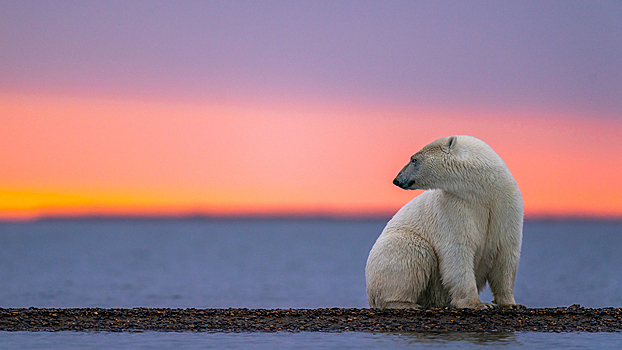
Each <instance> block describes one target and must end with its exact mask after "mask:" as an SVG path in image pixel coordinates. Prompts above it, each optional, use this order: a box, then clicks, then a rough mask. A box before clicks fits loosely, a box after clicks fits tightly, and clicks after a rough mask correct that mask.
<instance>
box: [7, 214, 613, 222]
mask: <svg viewBox="0 0 622 350" xmlns="http://www.w3.org/2000/svg"><path fill="white" fill-rule="evenodd" d="M393 214H394V213H392V214H386V213H382V214H361V215H356V214H316V213H310V214H231V215H220V214H214V215H211V214H197V215H194V214H188V215H50V216H46V215H42V216H37V217H29V218H2V217H0V223H21V222H25V223H29V222H54V221H252V220H257V221H296V220H302V221H335V222H339V221H346V222H347V221H385V222H386V221H389V220H390V219H391V217H392V216H393ZM525 222H526V223H540V222H543V223H546V222H552V223H555V222H611V223H621V222H622V217H617V216H538V215H531V216H526V217H525Z"/></svg>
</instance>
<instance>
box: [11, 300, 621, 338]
mask: <svg viewBox="0 0 622 350" xmlns="http://www.w3.org/2000/svg"><path fill="white" fill-rule="evenodd" d="M0 330H2V331H33V332H36V331H49V332H55V331H111V332H126V331H206V332H278V331H288V332H299V331H308V332H344V331H356V332H391V333H393V332H400V333H401V332H422V331H437V332H438V331H442V332H447V331H449V332H516V331H537V332H572V331H584V332H620V331H622V309H620V308H604V309H587V308H582V307H580V306H578V305H573V306H570V307H559V308H551V309H522V310H504V309H493V310H468V309H428V310H375V309H148V308H135V309H98V308H86V309H37V308H29V309H0Z"/></svg>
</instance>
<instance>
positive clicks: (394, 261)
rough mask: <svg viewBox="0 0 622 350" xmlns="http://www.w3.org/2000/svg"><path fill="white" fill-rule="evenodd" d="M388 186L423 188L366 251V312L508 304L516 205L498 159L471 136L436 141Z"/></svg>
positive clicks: (517, 244) (517, 235)
mask: <svg viewBox="0 0 622 350" xmlns="http://www.w3.org/2000/svg"><path fill="white" fill-rule="evenodd" d="M412 159H415V162H412V161H411V162H409V163H408V164H407V165H406V166H405V167H404V169H402V171H400V173H399V174H398V175H397V177H396V178H395V180H394V183H395V184H396V185H398V186H400V187H402V188H405V189H424V190H426V191H425V192H423V193H422V194H421V195H419V196H417V197H416V198H414V199H413V200H411V201H410V202H409V203H408V204H406V205H405V206H404V207H402V208H401V209H400V210H399V211H398V212H397V213H396V214H395V216H393V218H392V219H391V220H390V221H389V222H388V223H387V225H386V227H385V228H384V230H383V231H382V234H381V235H380V237H378V240H377V241H376V243H375V244H374V246H373V247H372V249H371V251H370V252H369V257H368V259H367V266H366V268H365V277H366V279H367V300H368V302H369V306H370V307H372V308H417V307H457V308H487V307H492V306H494V305H491V304H484V303H482V302H481V301H480V300H479V296H478V295H479V292H481V291H482V289H483V288H484V287H485V286H486V282H488V284H489V285H490V289H491V291H492V294H493V296H494V303H495V304H497V305H499V306H502V307H511V308H514V307H522V306H521V305H516V302H515V301H514V279H515V277H516V269H517V267H518V260H519V257H520V249H521V241H522V227H523V201H522V198H521V193H520V191H519V189H518V186H517V184H516V181H515V180H514V178H513V177H512V174H511V173H510V171H509V169H508V168H507V166H506V165H505V163H504V162H503V160H501V158H500V157H499V156H498V155H497V154H496V153H495V152H494V151H493V150H492V148H490V147H489V146H488V145H487V144H485V143H484V142H483V141H481V140H478V139H476V138H474V137H471V136H452V137H448V138H443V139H439V140H436V141H434V142H432V143H430V144H429V145H427V146H425V147H424V148H423V149H422V150H421V151H419V152H417V153H416V154H415V155H413V156H412V158H411V160H412Z"/></svg>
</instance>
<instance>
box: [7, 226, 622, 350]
mask: <svg viewBox="0 0 622 350" xmlns="http://www.w3.org/2000/svg"><path fill="white" fill-rule="evenodd" d="M386 222H387V220H386V219H335V218H226V219H223V218H202V217H197V218H148V219H136V218H130V219H128V218H116V219H114V218H79V219H42V220H36V221H26V222H0V308H27V307H39V308H82V307H101V308H132V307H157V308H230V307H231V308H281V309H287V308H331V307H340V308H365V307H368V305H367V300H366V295H365V275H364V269H365V262H366V259H367V254H368V253H369V250H370V249H371V247H372V245H373V244H374V242H375V240H376V238H377V237H378V235H379V234H380V232H381V231H382V229H383V227H384V225H385V224H386ZM621 251H622V221H616V220H605V221H598V220H531V221H529V220H528V221H526V222H525V225H524V237H523V248H522V255H521V260H520V265H519V269H518V275H517V278H516V286H515V290H514V295H515V298H516V300H517V302H518V303H521V304H524V305H526V306H527V307H532V308H542V307H558V306H570V305H572V304H580V305H581V306H583V307H590V308H601V307H610V306H612V307H621V306H622V253H621ZM480 298H481V299H482V301H488V302H489V301H491V300H492V296H491V294H490V292H489V291H488V290H485V291H484V292H482V294H481V295H480ZM83 348H100V349H167V348H171V349H173V348H174V349H197V348H198V349H289V348H291V349H316V348H317V349H361V348H366V349H383V348H387V349H413V348H414V349H418V348H441V349H442V348H451V349H455V348H464V349H480V348H494V349H496V348H508V349H513V348H524V349H533V348H542V349H545V348H546V349H551V348H565V349H575V348H576V349H580V348H622V334H621V333H581V332H573V333H535V332H514V333H505V332H494V333H452V332H448V333H397V334H394V333H390V334H387V333H357V332H343V333H313V332H297V333H293V332H280V333H198V332H179V333H175V332H131V333H130V332H128V333H111V332H0V349H83Z"/></svg>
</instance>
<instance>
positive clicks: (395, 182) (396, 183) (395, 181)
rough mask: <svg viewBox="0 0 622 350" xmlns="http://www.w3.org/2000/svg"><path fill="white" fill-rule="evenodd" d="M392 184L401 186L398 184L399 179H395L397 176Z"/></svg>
mask: <svg viewBox="0 0 622 350" xmlns="http://www.w3.org/2000/svg"><path fill="white" fill-rule="evenodd" d="M393 184H394V185H395V186H398V187H401V186H400V182H399V181H397V178H395V179H393Z"/></svg>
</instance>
